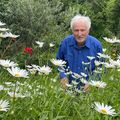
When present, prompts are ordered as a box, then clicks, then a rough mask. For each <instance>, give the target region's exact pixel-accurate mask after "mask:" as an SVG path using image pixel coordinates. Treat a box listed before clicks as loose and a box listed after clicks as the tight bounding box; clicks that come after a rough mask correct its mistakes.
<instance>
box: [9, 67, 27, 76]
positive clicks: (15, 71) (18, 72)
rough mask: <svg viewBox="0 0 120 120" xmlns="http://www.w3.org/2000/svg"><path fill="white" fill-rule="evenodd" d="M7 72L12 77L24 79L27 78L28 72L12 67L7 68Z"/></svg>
mask: <svg viewBox="0 0 120 120" xmlns="http://www.w3.org/2000/svg"><path fill="white" fill-rule="evenodd" d="M7 71H8V72H9V73H10V74H12V75H13V76H14V77H24V78H29V77H28V71H26V70H23V69H20V68H18V67H12V68H11V69H10V68H7Z"/></svg>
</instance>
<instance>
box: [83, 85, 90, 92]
mask: <svg viewBox="0 0 120 120" xmlns="http://www.w3.org/2000/svg"><path fill="white" fill-rule="evenodd" d="M83 91H84V92H89V91H90V85H89V84H85V86H84V88H83Z"/></svg>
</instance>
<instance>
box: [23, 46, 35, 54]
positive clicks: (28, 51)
mask: <svg viewBox="0 0 120 120" xmlns="http://www.w3.org/2000/svg"><path fill="white" fill-rule="evenodd" d="M32 52H33V51H32V48H30V47H26V48H25V49H24V51H23V53H24V54H25V53H29V54H30V55H32Z"/></svg>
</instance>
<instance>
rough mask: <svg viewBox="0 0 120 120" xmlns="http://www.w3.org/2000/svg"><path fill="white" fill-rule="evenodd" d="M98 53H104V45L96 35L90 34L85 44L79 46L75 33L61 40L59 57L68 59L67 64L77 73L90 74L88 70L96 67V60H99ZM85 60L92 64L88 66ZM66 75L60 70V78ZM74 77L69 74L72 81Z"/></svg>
mask: <svg viewBox="0 0 120 120" xmlns="http://www.w3.org/2000/svg"><path fill="white" fill-rule="evenodd" d="M97 53H102V45H101V43H100V42H99V41H98V40H97V39H96V38H95V37H92V36H90V35H88V36H87V37H86V40H85V44H84V45H83V46H80V47H79V46H78V45H77V41H76V39H75V37H74V35H70V36H68V37H66V38H65V39H64V40H63V41H62V42H61V44H60V47H59V50H58V53H57V59H62V60H64V61H66V62H67V64H66V66H67V67H69V69H70V70H71V71H72V72H74V73H77V74H80V73H81V72H83V73H86V74H87V75H88V72H90V71H93V70H94V69H95V64H94V60H95V59H96V60H98V57H97V56H98V54H97ZM87 56H92V57H95V59H93V60H91V61H90V59H88V57H87ZM83 62H85V63H88V62H89V63H91V64H89V65H87V66H86V65H85V64H83ZM64 77H66V74H65V73H64V72H60V78H61V79H62V78H64ZM72 79H73V78H72V77H71V76H69V80H70V81H71V80H72Z"/></svg>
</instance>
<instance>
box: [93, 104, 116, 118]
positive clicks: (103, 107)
mask: <svg viewBox="0 0 120 120" xmlns="http://www.w3.org/2000/svg"><path fill="white" fill-rule="evenodd" d="M94 104H95V110H96V111H98V112H100V113H102V114H106V115H111V116H114V115H115V114H116V113H115V109H112V107H111V106H108V105H104V103H102V104H100V103H99V102H94Z"/></svg>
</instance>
